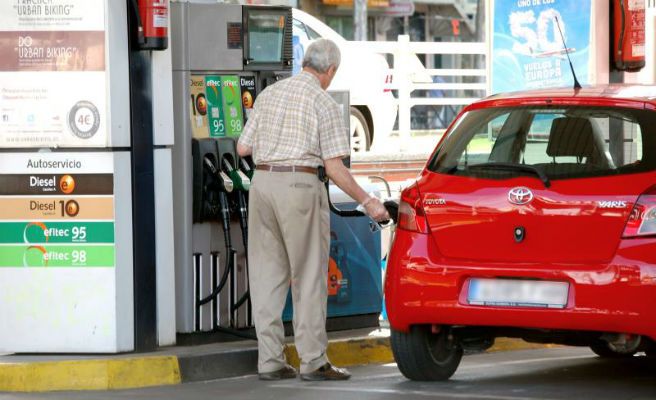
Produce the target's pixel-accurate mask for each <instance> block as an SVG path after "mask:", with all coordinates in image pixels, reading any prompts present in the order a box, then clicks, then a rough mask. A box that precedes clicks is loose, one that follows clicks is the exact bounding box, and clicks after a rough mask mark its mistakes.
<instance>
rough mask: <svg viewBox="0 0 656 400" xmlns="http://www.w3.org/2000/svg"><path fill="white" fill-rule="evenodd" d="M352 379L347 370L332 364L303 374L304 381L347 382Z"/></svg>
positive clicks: (326, 364)
mask: <svg viewBox="0 0 656 400" xmlns="http://www.w3.org/2000/svg"><path fill="white" fill-rule="evenodd" d="M350 377H351V374H350V373H349V372H348V370H346V368H337V367H334V366H332V365H330V363H325V364H324V365H323V366H321V367H319V368H318V369H316V370H314V371H312V372H308V373H307V374H301V379H303V380H304V381H345V380H347V379H349V378H350Z"/></svg>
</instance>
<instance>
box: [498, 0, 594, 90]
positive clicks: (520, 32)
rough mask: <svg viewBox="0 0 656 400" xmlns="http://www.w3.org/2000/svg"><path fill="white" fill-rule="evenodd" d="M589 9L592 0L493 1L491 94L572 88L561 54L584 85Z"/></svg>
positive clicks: (566, 64)
mask: <svg viewBox="0 0 656 400" xmlns="http://www.w3.org/2000/svg"><path fill="white" fill-rule="evenodd" d="M590 9H591V0H580V1H570V0H517V1H495V2H494V22H493V24H494V25H493V29H494V32H493V38H492V76H491V80H492V83H491V89H492V93H502V92H510V91H516V90H524V89H539V88H550V87H567V86H573V85H574V79H573V77H572V73H571V71H570V67H569V63H568V61H567V54H566V52H568V53H569V56H570V58H571V60H572V64H573V66H574V70H575V71H576V76H577V77H578V80H579V82H580V83H581V84H586V83H588V81H589V79H588V76H589V74H588V67H589V64H590V20H591V17H590V15H591V10H590ZM559 27H560V30H561V31H562V34H563V37H564V39H565V43H566V45H567V49H566V48H565V46H564V44H563V39H562V38H561V35H560V31H559Z"/></svg>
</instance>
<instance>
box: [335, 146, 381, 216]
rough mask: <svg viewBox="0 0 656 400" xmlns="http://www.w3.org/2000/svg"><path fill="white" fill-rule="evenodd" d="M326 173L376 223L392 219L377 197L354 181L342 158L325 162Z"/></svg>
mask: <svg viewBox="0 0 656 400" xmlns="http://www.w3.org/2000/svg"><path fill="white" fill-rule="evenodd" d="M324 166H325V167H326V173H327V174H328V177H329V178H330V179H332V180H333V182H335V184H336V185H337V186H338V187H339V188H340V189H342V190H343V191H344V192H346V194H348V195H349V196H351V197H352V198H353V199H355V201H357V202H358V203H360V204H362V206H363V207H364V209H365V210H366V211H367V215H369V216H370V217H371V218H373V219H374V220H376V221H386V220H388V219H390V216H389V214H388V213H387V210H386V209H385V206H384V205H383V203H381V202H380V200H378V199H377V198H375V197H371V196H369V195H368V194H367V192H365V191H364V190H363V189H362V188H361V187H360V185H358V183H357V182H356V181H355V179H353V175H351V171H349V170H348V169H347V168H346V167H345V166H344V164H343V163H342V159H341V158H330V159H328V160H324Z"/></svg>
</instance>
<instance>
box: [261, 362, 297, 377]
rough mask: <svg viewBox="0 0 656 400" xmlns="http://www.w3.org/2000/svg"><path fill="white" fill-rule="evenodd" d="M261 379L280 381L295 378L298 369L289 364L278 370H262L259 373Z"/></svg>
mask: <svg viewBox="0 0 656 400" xmlns="http://www.w3.org/2000/svg"><path fill="white" fill-rule="evenodd" d="M257 375H258V377H259V378H260V380H261V381H278V380H280V379H294V378H296V370H295V369H294V367H292V366H291V365H289V364H287V365H285V366H284V367H282V368H280V369H279V370H277V371H273V372H262V373H259V374H257Z"/></svg>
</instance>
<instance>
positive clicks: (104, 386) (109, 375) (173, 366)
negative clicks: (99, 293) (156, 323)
mask: <svg viewBox="0 0 656 400" xmlns="http://www.w3.org/2000/svg"><path fill="white" fill-rule="evenodd" d="M178 383H181V376H180V368H179V365H178V359H177V357H175V356H161V357H134V358H119V359H107V360H102V359H96V360H77V361H47V362H24V363H15V364H0V391H6V392H49V391H61V390H71V391H74V390H114V389H131V388H138V387H146V386H159V385H174V384H178Z"/></svg>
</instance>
